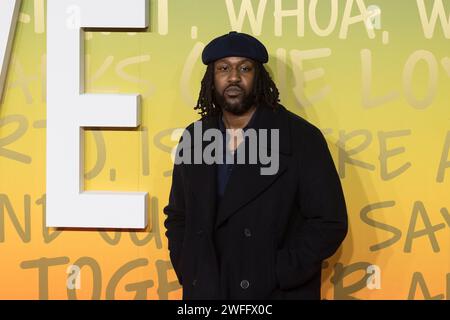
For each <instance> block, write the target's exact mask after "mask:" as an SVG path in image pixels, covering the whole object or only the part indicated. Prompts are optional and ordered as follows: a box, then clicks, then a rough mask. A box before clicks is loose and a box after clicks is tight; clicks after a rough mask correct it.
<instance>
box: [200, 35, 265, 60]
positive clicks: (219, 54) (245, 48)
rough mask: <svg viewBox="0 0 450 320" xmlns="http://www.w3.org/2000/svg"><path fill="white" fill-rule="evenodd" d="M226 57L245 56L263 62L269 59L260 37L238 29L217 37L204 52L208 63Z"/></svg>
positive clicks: (204, 57)
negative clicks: (257, 37)
mask: <svg viewBox="0 0 450 320" xmlns="http://www.w3.org/2000/svg"><path fill="white" fill-rule="evenodd" d="M225 57H245V58H249V59H253V60H255V61H259V62H261V63H266V62H267V61H269V54H268V53H267V49H266V47H265V46H264V45H263V44H262V43H261V42H260V41H259V40H258V39H256V38H254V37H252V36H251V35H248V34H246V33H240V32H236V31H232V32H230V33H228V34H225V35H223V36H220V37H218V38H215V39H214V40H212V41H211V42H210V43H208V45H207V46H206V47H205V49H204V50H203V53H202V61H203V63H204V64H206V65H208V64H209V63H211V62H213V61H216V60H219V59H222V58H225Z"/></svg>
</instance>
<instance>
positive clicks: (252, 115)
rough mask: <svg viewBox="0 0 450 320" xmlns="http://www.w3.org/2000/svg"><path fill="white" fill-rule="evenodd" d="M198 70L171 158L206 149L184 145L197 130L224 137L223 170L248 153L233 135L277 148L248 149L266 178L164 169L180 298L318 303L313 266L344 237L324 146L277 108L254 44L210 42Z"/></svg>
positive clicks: (255, 173)
mask: <svg viewBox="0 0 450 320" xmlns="http://www.w3.org/2000/svg"><path fill="white" fill-rule="evenodd" d="M202 60H203V63H204V64H206V65H207V70H206V73H205V76H204V78H203V80H202V87H201V91H200V95H199V99H198V103H197V106H196V108H195V109H197V110H199V112H200V114H201V116H202V118H201V120H200V121H198V122H196V123H195V124H191V125H190V126H189V127H188V128H187V129H186V130H185V133H187V135H183V138H182V139H181V140H180V144H179V149H178V152H177V157H179V156H181V155H182V153H187V152H188V151H189V150H188V149H189V148H186V144H188V145H189V146H190V147H191V148H192V151H193V152H194V153H195V151H196V150H198V149H199V148H200V151H202V150H205V148H206V147H207V146H208V143H207V142H205V141H202V143H201V144H200V145H199V144H198V143H197V144H195V143H194V141H196V137H194V136H195V134H196V130H195V128H194V127H195V125H198V124H201V125H202V129H203V131H207V130H210V129H215V130H220V132H222V133H223V137H227V139H226V140H224V141H226V142H225V143H223V145H224V149H225V154H224V158H225V159H228V160H229V159H230V158H231V159H233V158H234V159H236V154H238V151H239V150H241V149H242V148H247V147H249V144H250V143H249V141H248V140H246V137H247V136H245V137H244V138H242V137H243V135H242V132H244V133H245V132H247V131H246V130H253V129H255V130H261V129H266V130H268V131H271V132H277V133H278V134H277V135H275V137H278V140H276V141H275V142H273V141H272V142H271V143H269V144H266V145H264V146H258V148H259V149H261V150H262V149H264V148H266V149H270V151H271V153H272V155H274V154H275V155H276V156H277V159H278V161H279V163H278V166H277V170H276V172H275V173H273V174H262V171H261V170H260V169H261V168H262V167H263V164H262V163H261V161H258V162H257V163H256V164H251V163H248V162H246V163H245V164H239V163H236V162H234V164H230V163H229V162H228V161H225V162H226V163H223V164H221V163H220V161H219V163H213V164H207V163H206V162H205V161H203V162H202V163H200V164H198V163H193V164H191V163H179V162H178V163H176V164H175V165H174V170H173V177H172V179H173V180H172V188H171V191H170V198H169V204H168V205H167V206H166V207H165V208H164V212H165V214H167V219H166V220H165V226H166V228H167V232H166V236H167V237H168V241H169V250H170V258H171V261H172V264H173V267H174V269H175V272H176V274H177V277H178V280H179V282H180V284H181V285H182V286H183V298H184V299H320V283H321V265H322V261H323V260H324V259H326V258H327V257H329V256H331V255H332V254H333V253H334V252H335V251H336V250H337V248H338V247H339V245H340V244H341V242H342V241H343V239H344V237H345V235H346V233H347V212H346V205H345V200H344V196H343V192H342V188H341V184H340V180H339V177H338V175H337V172H336V169H335V166H334V163H333V160H332V158H331V155H330V152H329V150H328V147H327V143H326V141H325V139H324V137H323V135H322V133H321V132H320V130H319V129H317V128H316V127H315V126H313V125H312V124H310V123H308V122H307V121H306V120H304V119H302V118H301V117H299V116H297V115H295V114H293V113H291V112H289V111H288V110H287V109H285V108H284V107H283V106H282V105H280V104H279V98H278V97H279V94H278V90H277V88H276V86H275V84H274V83H273V81H272V80H271V78H270V76H269V74H268V72H267V71H266V69H265V68H264V66H263V64H264V63H266V62H267V61H268V53H267V50H266V48H265V47H264V45H263V44H262V43H261V42H259V41H258V40H257V39H255V38H254V37H252V36H250V35H247V34H243V33H237V32H230V33H229V34H226V35H224V36H221V37H219V38H216V39H214V40H213V41H211V42H210V43H209V44H208V45H207V46H206V47H205V49H204V51H203V55H202ZM239 129H243V131H241V130H239ZM236 132H241V134H238V133H236ZM258 132H259V131H258ZM197 134H198V133H197ZM188 136H189V137H192V138H191V139H188V138H187V137H188ZM230 137H231V139H230ZM258 137H259V139H258V140H257V141H262V139H263V138H264V136H262V135H261V134H259V133H258ZM252 143H253V142H252ZM180 145H183V148H180ZM180 149H182V150H181V152H180ZM259 149H258V150H259ZM244 150H247V149H244ZM248 150H251V146H250V147H249V148H248ZM189 153H190V152H189ZM244 154H246V156H245V159H246V160H248V155H249V154H248V153H244ZM185 155H186V154H185Z"/></svg>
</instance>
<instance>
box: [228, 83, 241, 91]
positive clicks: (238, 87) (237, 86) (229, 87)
mask: <svg viewBox="0 0 450 320" xmlns="http://www.w3.org/2000/svg"><path fill="white" fill-rule="evenodd" d="M229 89H238V90H240V91H244V89H243V88H241V87H240V86H239V85H238V84H231V85H229V86H228V87H226V88H225V90H223V92H225V91H227V90H229Z"/></svg>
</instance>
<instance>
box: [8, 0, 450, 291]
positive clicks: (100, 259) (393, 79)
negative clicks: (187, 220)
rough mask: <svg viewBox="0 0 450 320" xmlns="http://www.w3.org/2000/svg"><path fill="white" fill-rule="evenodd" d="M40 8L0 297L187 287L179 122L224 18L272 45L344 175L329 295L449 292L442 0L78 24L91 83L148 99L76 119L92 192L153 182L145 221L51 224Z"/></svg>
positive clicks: (174, 4)
mask: <svg viewBox="0 0 450 320" xmlns="http://www.w3.org/2000/svg"><path fill="white" fill-rule="evenodd" d="M46 5H47V3H46V1H44V0H34V1H33V0H23V2H22V5H21V9H20V16H19V22H18V25H17V29H16V33H15V37H14V43H13V48H12V55H11V60H10V63H9V68H8V74H7V78H6V83H5V90H4V94H3V100H2V102H1V104H0V259H1V267H0V298H1V299H15V298H25V299H75V298H78V299H114V298H116V299H117V298H120V299H133V298H138V299H180V298H181V287H180V285H179V284H178V282H177V280H176V276H175V272H174V270H173V268H172V266H171V264H170V261H169V254H168V249H167V240H166V238H165V236H164V232H165V228H164V225H163V221H164V217H165V216H164V214H163V212H162V209H163V207H164V206H165V205H166V203H167V200H168V193H169V189H170V183H171V169H172V166H173V164H172V160H171V152H172V150H173V148H174V147H175V145H176V142H177V136H176V135H175V134H174V133H176V132H177V131H175V130H176V129H177V128H184V127H186V126H187V125H188V124H190V123H191V122H192V121H194V120H196V119H198V116H197V114H196V113H195V112H194V110H193V106H194V105H195V103H196V98H197V95H198V91H199V88H200V80H201V78H202V75H203V72H204V70H205V67H204V66H203V65H202V64H201V60H200V55H201V52H202V49H203V48H204V46H205V44H206V43H208V42H209V41H210V40H211V39H212V38H214V37H216V36H218V35H221V34H224V33H227V32H229V31H230V30H237V31H242V32H246V33H249V34H252V35H255V36H256V37H258V38H259V39H260V40H262V41H263V42H264V43H265V44H266V46H267V48H268V50H269V54H270V61H269V63H268V65H267V67H268V69H269V70H270V73H271V75H272V76H273V78H274V80H275V81H276V83H277V85H278V87H279V89H280V92H281V100H282V103H283V104H284V105H285V106H286V107H287V108H288V109H289V110H291V111H292V112H294V113H296V114H298V115H300V116H302V117H304V118H305V119H307V120H308V121H309V122H311V123H313V124H314V125H316V126H317V127H319V128H320V129H321V130H322V131H323V133H324V134H325V136H326V139H327V141H328V145H329V148H330V150H331V153H332V155H333V159H334V162H335V164H336V167H337V169H338V172H339V175H340V178H341V181H342V185H343V188H344V192H345V196H346V201H347V207H348V213H349V219H350V230H349V234H348V236H347V238H346V240H345V242H344V243H343V245H342V247H341V249H340V250H339V251H338V252H337V253H336V254H335V255H334V256H333V257H332V258H330V259H328V260H327V261H326V262H325V263H324V266H323V268H324V272H323V290H322V291H323V298H326V299H351V298H358V299H449V298H450V212H449V210H450V200H449V199H450V194H449V187H450V102H449V101H450V50H449V49H450V1H447V0H417V1H416V0H397V1H388V0H373V1H367V0H366V1H363V0H355V1H353V0H339V1H338V0H336V1H333V0H329V1H313V0H298V1H297V0H251V1H250V0H234V1H233V0H217V1H210V0H186V1H184V0H183V1H181V0H180V1H178V0H159V1H156V0H151V1H150V27H149V29H148V30H145V31H143V32H136V33H130V32H117V31H113V32H102V30H100V31H96V30H85V33H84V42H85V47H86V55H85V57H84V59H85V61H86V70H85V74H86V77H85V88H86V92H90V93H139V94H140V95H141V96H142V125H141V127H139V129H137V130H101V129H96V128H93V129H89V130H86V132H85V135H86V145H85V154H86V156H85V167H86V172H85V187H86V189H87V190H117V191H119V190H120V191H146V192H149V196H150V198H149V199H150V201H149V211H148V215H149V221H150V225H149V227H148V228H147V230H145V231H137V232H134V231H132V230H101V229H99V230H95V229H94V230H82V229H47V228H46V227H45V214H44V213H45V206H46V199H45V190H46V183H45V161H46V153H45V151H46ZM104 10H105V11H107V10H108V8H107V7H105V8H104ZM67 15H68V19H71V18H76V16H75V15H76V12H75V11H74V12H71V11H70V10H69V11H68V12H67ZM103 31H107V30H103ZM317 192H320V190H318V191H317ZM68 205H70V204H68Z"/></svg>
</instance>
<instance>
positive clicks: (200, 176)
mask: <svg viewBox="0 0 450 320" xmlns="http://www.w3.org/2000/svg"><path fill="white" fill-rule="evenodd" d="M217 120H218V118H217V117H210V118H207V119H206V120H205V121H203V123H202V130H203V131H205V130H207V129H211V128H215V129H218V122H217ZM209 143H210V142H205V141H202V153H203V150H204V149H205V147H206V146H207V145H208V144H209ZM195 148H196V146H193V152H195V151H194V149H195ZM190 167H191V170H190V172H191V175H190V177H189V178H190V179H189V181H190V184H191V186H192V193H193V194H194V197H195V198H196V199H197V203H199V204H200V206H201V210H200V212H199V214H201V218H203V223H204V225H203V227H204V228H205V229H206V231H207V232H208V233H209V234H211V233H212V230H213V227H214V220H215V215H216V210H217V204H216V201H217V199H216V179H217V177H216V165H215V164H213V165H209V164H205V163H201V164H193V165H191V166H190Z"/></svg>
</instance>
